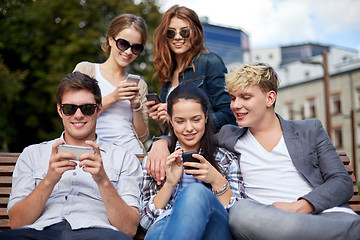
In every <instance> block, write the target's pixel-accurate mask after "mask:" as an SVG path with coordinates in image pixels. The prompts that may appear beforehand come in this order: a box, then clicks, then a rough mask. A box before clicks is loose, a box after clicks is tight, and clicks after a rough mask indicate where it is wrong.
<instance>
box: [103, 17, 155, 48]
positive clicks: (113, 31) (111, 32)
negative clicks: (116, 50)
mask: <svg viewBox="0 0 360 240" xmlns="http://www.w3.org/2000/svg"><path fill="white" fill-rule="evenodd" d="M130 27H134V28H135V29H136V30H137V31H139V32H140V35H141V44H142V45H143V46H145V44H146V40H147V35H148V33H147V26H146V22H145V20H144V19H143V18H142V17H139V16H136V15H134V14H129V13H125V14H121V15H118V16H116V17H115V18H114V19H113V20H112V21H111V23H110V25H109V29H108V31H107V34H106V41H105V43H104V44H103V46H102V49H103V50H104V51H105V52H106V53H107V54H110V50H111V47H110V44H109V38H112V37H115V36H116V35H118V34H119V32H121V31H122V30H124V29H127V28H130Z"/></svg>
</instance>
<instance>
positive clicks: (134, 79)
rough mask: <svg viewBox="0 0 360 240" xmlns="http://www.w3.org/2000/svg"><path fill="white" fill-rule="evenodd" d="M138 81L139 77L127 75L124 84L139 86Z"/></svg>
mask: <svg viewBox="0 0 360 240" xmlns="http://www.w3.org/2000/svg"><path fill="white" fill-rule="evenodd" d="M139 81H140V76H139V75H134V74H129V75H128V76H127V78H126V82H131V83H136V85H138V84H139Z"/></svg>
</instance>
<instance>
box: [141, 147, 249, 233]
mask: <svg viewBox="0 0 360 240" xmlns="http://www.w3.org/2000/svg"><path fill="white" fill-rule="evenodd" d="M177 146H178V143H177ZM215 160H216V161H218V163H219V165H220V166H221V167H222V169H223V170H224V173H223V177H225V178H227V179H228V181H229V183H230V188H231V190H232V192H233V194H232V196H231V199H230V202H229V205H227V206H226V207H225V209H229V208H230V207H231V206H232V205H234V203H235V202H236V201H237V200H239V199H241V198H245V196H246V195H245V188H244V184H243V178H242V176H241V172H240V168H239V164H238V158H237V156H236V155H235V154H234V153H232V152H229V151H227V150H226V149H224V148H218V151H217V153H216V157H215ZM145 162H146V157H145V159H144V161H143V164H144V165H143V166H145V165H146V164H145ZM143 174H144V175H143V176H144V177H143V184H142V188H141V211H140V213H141V217H140V225H141V226H142V227H143V228H144V229H146V230H147V229H148V228H149V227H150V226H151V224H153V223H154V221H155V220H156V219H157V218H158V217H159V216H161V215H168V214H169V212H170V211H171V207H172V205H173V202H174V200H175V197H176V195H177V194H178V191H179V190H180V189H181V188H182V187H183V186H182V185H181V183H182V179H180V181H179V182H178V184H177V185H176V187H175V188H174V191H173V193H172V195H171V197H170V200H169V202H168V203H167V205H166V206H165V207H164V208H163V209H156V207H155V204H154V197H155V195H156V194H157V193H158V192H159V191H160V189H161V187H162V186H163V185H164V183H165V180H164V181H163V183H162V184H161V185H157V184H156V181H155V180H154V179H153V178H152V177H151V176H150V175H149V174H148V173H147V171H146V169H145V168H143Z"/></svg>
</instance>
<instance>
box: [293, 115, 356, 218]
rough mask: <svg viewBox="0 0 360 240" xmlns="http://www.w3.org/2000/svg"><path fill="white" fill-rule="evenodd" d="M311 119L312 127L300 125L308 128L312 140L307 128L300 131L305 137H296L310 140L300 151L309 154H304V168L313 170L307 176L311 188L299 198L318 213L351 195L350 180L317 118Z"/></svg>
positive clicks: (344, 201)
mask: <svg viewBox="0 0 360 240" xmlns="http://www.w3.org/2000/svg"><path fill="white" fill-rule="evenodd" d="M307 121H310V120H307ZM311 122H313V125H312V127H310V126H309V125H306V126H305V127H304V128H307V129H308V130H309V131H311V134H310V135H311V136H314V137H315V139H314V141H313V140H309V136H308V135H307V134H308V132H307V131H305V132H304V134H305V135H307V136H299V138H300V139H301V138H302V139H304V140H303V141H308V142H310V143H311V142H313V144H310V145H309V144H304V146H305V145H307V146H308V147H309V148H313V149H305V150H304V151H305V152H309V153H313V154H311V155H309V156H307V158H308V159H307V164H309V167H308V168H307V171H310V170H311V171H312V172H313V173H312V176H313V177H312V178H311V179H312V184H313V185H315V187H314V189H313V190H312V191H311V192H309V193H308V194H306V195H304V196H302V197H300V198H299V200H300V199H305V200H307V201H308V202H309V203H310V204H311V205H312V206H313V207H314V213H320V212H322V211H323V210H325V209H328V208H332V207H336V206H341V205H343V204H346V202H347V201H348V200H349V199H350V198H351V197H352V195H353V183H352V180H351V178H350V176H349V174H348V173H347V171H346V169H345V167H344V164H343V163H342V161H341V159H340V157H339V155H338V153H337V152H336V149H335V147H334V146H333V144H332V142H331V140H330V138H329V136H328V134H327V133H326V131H325V129H324V128H323V126H322V124H321V122H320V120H311ZM299 133H300V134H302V132H299ZM310 164H311V165H310ZM320 181H321V182H320Z"/></svg>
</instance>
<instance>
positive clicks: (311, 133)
mask: <svg viewBox="0 0 360 240" xmlns="http://www.w3.org/2000/svg"><path fill="white" fill-rule="evenodd" d="M226 86H227V90H228V91H229V93H230V96H231V105H230V107H231V109H232V111H233V113H234V115H235V117H236V119H237V123H238V125H239V127H237V126H230V125H227V126H224V127H223V128H222V129H221V130H220V132H219V133H218V134H217V135H216V137H217V138H216V139H217V141H218V144H219V145H220V146H222V147H225V148H226V149H228V150H230V151H233V152H236V153H238V154H239V164H240V169H241V172H242V177H243V180H244V185H245V190H246V194H247V196H248V199H240V200H239V201H238V202H237V203H235V205H234V206H232V208H231V209H230V215H229V223H230V229H231V231H232V233H233V235H234V237H235V238H236V239H316V240H318V239H360V217H359V216H358V215H357V214H355V213H354V211H352V209H351V208H350V207H349V205H348V204H347V201H348V200H349V199H350V198H351V197H352V195H353V183H352V180H351V178H350V176H349V174H348V173H347V171H346V169H345V167H344V165H343V163H342V162H341V159H340V158H339V155H338V154H337V152H336V149H335V147H334V146H333V144H332V142H331V140H330V138H329V136H328V134H327V133H326V131H325V129H324V128H323V126H322V124H321V122H320V120H318V119H307V120H290V121H287V120H285V119H283V118H282V117H280V116H279V115H278V114H276V113H275V110H274V108H275V101H276V95H277V90H278V86H279V80H278V77H277V74H276V72H275V71H274V69H273V68H271V67H270V66H268V65H266V64H263V63H248V64H244V65H242V66H240V67H237V68H234V69H233V70H232V71H231V72H230V74H228V75H227V76H226Z"/></svg>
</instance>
